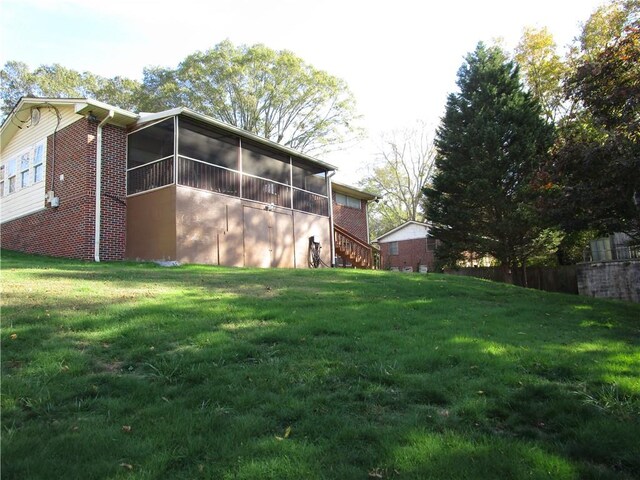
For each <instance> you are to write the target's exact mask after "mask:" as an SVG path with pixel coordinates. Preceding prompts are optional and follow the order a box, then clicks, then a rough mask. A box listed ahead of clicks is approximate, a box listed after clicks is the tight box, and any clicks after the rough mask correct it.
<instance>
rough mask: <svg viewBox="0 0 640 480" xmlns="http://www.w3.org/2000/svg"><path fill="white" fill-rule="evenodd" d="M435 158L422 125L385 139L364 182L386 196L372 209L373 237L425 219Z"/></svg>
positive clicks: (371, 225)
mask: <svg viewBox="0 0 640 480" xmlns="http://www.w3.org/2000/svg"><path fill="white" fill-rule="evenodd" d="M434 159H435V150H434V147H433V142H432V141H431V140H430V139H429V137H428V134H427V127H426V125H424V124H422V123H421V124H419V125H418V126H417V127H415V128H408V129H405V130H403V131H394V132H391V133H389V134H387V135H385V136H384V137H383V145H382V146H381V147H380V151H379V154H378V158H377V159H376V162H375V163H373V164H372V165H370V167H369V169H370V170H369V173H368V174H367V175H366V176H365V177H364V179H363V180H362V181H361V182H360V185H361V186H362V187H363V188H365V189H366V190H370V191H373V192H377V193H379V194H381V196H382V200H381V201H380V202H378V203H374V204H372V205H371V206H370V214H371V224H370V229H371V234H372V236H373V238H376V237H378V236H380V235H382V234H383V233H385V232H387V231H389V230H391V229H392V228H395V227H397V226H398V225H400V224H402V223H404V222H406V221H409V220H415V221H422V220H424V212H423V211H422V189H423V188H424V187H425V186H426V185H427V183H428V182H429V180H430V178H431V175H432V173H433V168H434Z"/></svg>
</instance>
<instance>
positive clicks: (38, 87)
mask: <svg viewBox="0 0 640 480" xmlns="http://www.w3.org/2000/svg"><path fill="white" fill-rule="evenodd" d="M140 87H141V85H140V83H139V82H136V81H134V80H129V79H127V78H123V77H114V78H104V77H101V76H98V75H94V74H93V73H90V72H84V73H80V72H77V71H75V70H71V69H68V68H65V67H63V66H62V65H59V64H53V65H41V66H39V67H38V68H36V69H35V70H34V71H33V72H31V71H29V67H28V66H27V65H26V64H25V63H23V62H16V61H9V62H7V63H6V64H5V66H4V68H3V69H2V71H0V91H1V93H0V99H1V100H2V113H3V115H7V114H8V113H9V112H10V111H11V109H12V108H13V107H14V106H15V104H16V103H17V102H18V100H19V99H20V97H23V96H33V97H54V98H55V97H61V98H73V97H91V98H95V99H99V100H101V101H103V102H106V103H109V104H112V105H117V106H119V107H122V108H126V109H135V108H136V106H137V99H138V97H139V95H140Z"/></svg>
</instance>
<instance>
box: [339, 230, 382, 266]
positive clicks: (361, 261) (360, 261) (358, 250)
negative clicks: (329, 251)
mask: <svg viewBox="0 0 640 480" xmlns="http://www.w3.org/2000/svg"><path fill="white" fill-rule="evenodd" d="M333 235H334V240H335V247H336V255H338V256H339V257H342V258H347V259H349V261H350V262H351V264H352V265H353V266H354V267H356V268H368V269H375V268H377V262H376V261H375V260H376V258H377V255H375V253H377V251H376V252H374V248H373V247H372V246H371V245H369V244H368V243H366V242H363V241H362V240H360V239H359V238H356V237H354V236H353V235H351V234H350V233H349V232H347V231H346V230H345V229H344V228H342V227H340V226H338V225H335V224H334V226H333Z"/></svg>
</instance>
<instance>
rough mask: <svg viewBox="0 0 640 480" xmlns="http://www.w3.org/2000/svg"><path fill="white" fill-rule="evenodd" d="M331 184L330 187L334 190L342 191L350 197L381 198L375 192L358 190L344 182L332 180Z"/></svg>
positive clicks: (369, 199)
mask: <svg viewBox="0 0 640 480" xmlns="http://www.w3.org/2000/svg"><path fill="white" fill-rule="evenodd" d="M331 185H332V187H331V188H333V191H334V192H338V193H343V194H345V195H349V196H350V197H354V198H359V199H361V200H367V201H371V200H379V199H381V198H382V197H381V196H380V195H376V194H375V193H371V192H367V191H365V190H360V189H358V188H356V187H352V186H351V185H347V184H345V183H339V182H336V181H333V182H331Z"/></svg>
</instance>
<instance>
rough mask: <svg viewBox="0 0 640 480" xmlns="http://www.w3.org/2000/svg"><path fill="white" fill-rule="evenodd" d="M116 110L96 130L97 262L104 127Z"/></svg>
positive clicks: (97, 257)
mask: <svg viewBox="0 0 640 480" xmlns="http://www.w3.org/2000/svg"><path fill="white" fill-rule="evenodd" d="M114 115H115V112H114V111H113V110H109V113H108V114H107V116H106V117H104V119H103V120H102V121H101V122H100V123H99V124H98V129H97V132H96V143H97V145H96V221H95V227H96V230H95V233H94V235H93V238H94V246H93V258H94V260H95V261H96V262H99V261H100V227H101V223H102V219H101V208H102V127H103V126H104V125H105V124H106V123H107V122H108V121H109V120H110V119H112V118H113V116H114Z"/></svg>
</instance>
